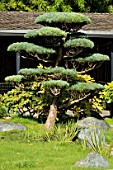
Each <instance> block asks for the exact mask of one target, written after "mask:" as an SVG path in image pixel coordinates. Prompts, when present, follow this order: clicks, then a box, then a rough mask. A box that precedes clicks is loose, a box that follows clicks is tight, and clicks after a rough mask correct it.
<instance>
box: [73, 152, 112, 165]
mask: <svg viewBox="0 0 113 170" xmlns="http://www.w3.org/2000/svg"><path fill="white" fill-rule="evenodd" d="M74 166H75V167H95V168H101V167H103V168H108V167H109V163H108V161H107V160H106V159H105V158H104V157H103V156H101V155H100V154H98V153H97V152H94V153H93V152H91V153H89V154H88V155H87V157H86V158H84V159H82V160H79V161H77V162H76V163H75V164H74Z"/></svg>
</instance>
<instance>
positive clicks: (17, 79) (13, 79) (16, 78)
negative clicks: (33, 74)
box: [5, 75, 24, 82]
mask: <svg viewBox="0 0 113 170" xmlns="http://www.w3.org/2000/svg"><path fill="white" fill-rule="evenodd" d="M23 78H24V76H22V75H13V76H8V77H6V78H5V81H9V82H10V81H11V82H21V81H22V79H23Z"/></svg>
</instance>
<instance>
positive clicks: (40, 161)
mask: <svg viewBox="0 0 113 170" xmlns="http://www.w3.org/2000/svg"><path fill="white" fill-rule="evenodd" d="M1 121H3V120H1ZM10 121H13V122H18V123H22V124H24V125H26V126H27V130H26V131H25V132H18V131H12V132H6V133H4V132H1V133H0V170H20V169H22V170H79V169H81V170H87V169H88V170H89V169H91V170H94V169H104V168H79V167H74V163H75V162H76V161H78V160H80V159H82V158H84V157H86V156H87V154H88V153H89V150H83V147H82V145H81V144H80V143H79V142H64V141H61V142H58V141H52V142H46V141H44V140H42V138H39V137H40V134H41V133H44V131H43V125H39V124H37V122H36V121H31V120H28V119H23V118H20V119H18V118H16V119H12V120H10ZM108 161H109V163H110V168H108V169H113V157H112V156H111V157H110V158H109V159H108Z"/></svg>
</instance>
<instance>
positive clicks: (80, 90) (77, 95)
mask: <svg viewBox="0 0 113 170" xmlns="http://www.w3.org/2000/svg"><path fill="white" fill-rule="evenodd" d="M90 22H91V21H90V19H89V18H88V17H86V16H84V15H83V14H79V13H74V12H71V13H70V12H51V13H44V14H43V15H40V16H38V17H37V18H36V21H35V23H36V24H41V25H42V27H41V28H40V29H37V30H31V31H29V32H28V33H26V34H25V38H26V39H29V42H27V41H26V42H17V43H13V44H11V45H10V46H9V47H8V51H14V52H20V54H21V55H22V56H24V57H26V58H29V59H34V60H36V62H37V65H38V64H39V63H41V64H42V65H43V67H42V68H39V67H38V68H34V69H31V68H26V69H21V70H20V71H19V73H18V74H19V75H15V76H8V77H6V79H5V80H6V81H13V82H20V83H21V82H26V81H27V82H28V81H37V82H39V83H40V90H41V89H43V90H42V91H43V93H44V94H45V96H46V95H49V96H50V101H51V104H50V109H49V113H48V117H47V120H46V123H45V128H46V129H50V128H53V127H54V124H55V121H56V118H57V114H58V111H59V110H63V111H64V113H65V110H67V109H68V108H72V107H73V106H74V105H76V104H77V103H79V102H81V101H82V100H85V99H88V98H91V97H92V96H93V95H94V94H95V92H97V91H98V90H100V89H102V88H103V86H102V85H101V84H98V83H95V82H90V83H88V82H86V81H85V80H84V79H83V77H82V75H84V74H86V73H88V72H89V71H91V70H92V69H94V68H96V67H98V66H99V65H100V64H101V63H102V62H103V61H106V60H109V57H108V56H106V55H103V54H99V53H95V54H91V49H92V48H93V47H94V43H93V42H92V41H91V40H89V39H88V38H87V37H86V36H85V35H83V34H81V33H79V32H78V31H79V29H81V28H82V26H84V25H86V24H89V23H90Z"/></svg>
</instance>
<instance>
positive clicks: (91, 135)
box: [78, 128, 107, 148]
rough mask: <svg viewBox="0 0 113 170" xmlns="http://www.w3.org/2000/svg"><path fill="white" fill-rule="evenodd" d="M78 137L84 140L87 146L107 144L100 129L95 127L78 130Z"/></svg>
mask: <svg viewBox="0 0 113 170" xmlns="http://www.w3.org/2000/svg"><path fill="white" fill-rule="evenodd" d="M78 139H80V140H81V141H85V142H86V145H87V146H88V147H89V148H92V147H96V146H101V145H104V147H106V146H107V144H106V141H105V136H104V134H103V133H101V132H100V130H99V129H97V128H95V129H91V128H88V129H87V128H85V129H81V130H80V132H79V133H78Z"/></svg>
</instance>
